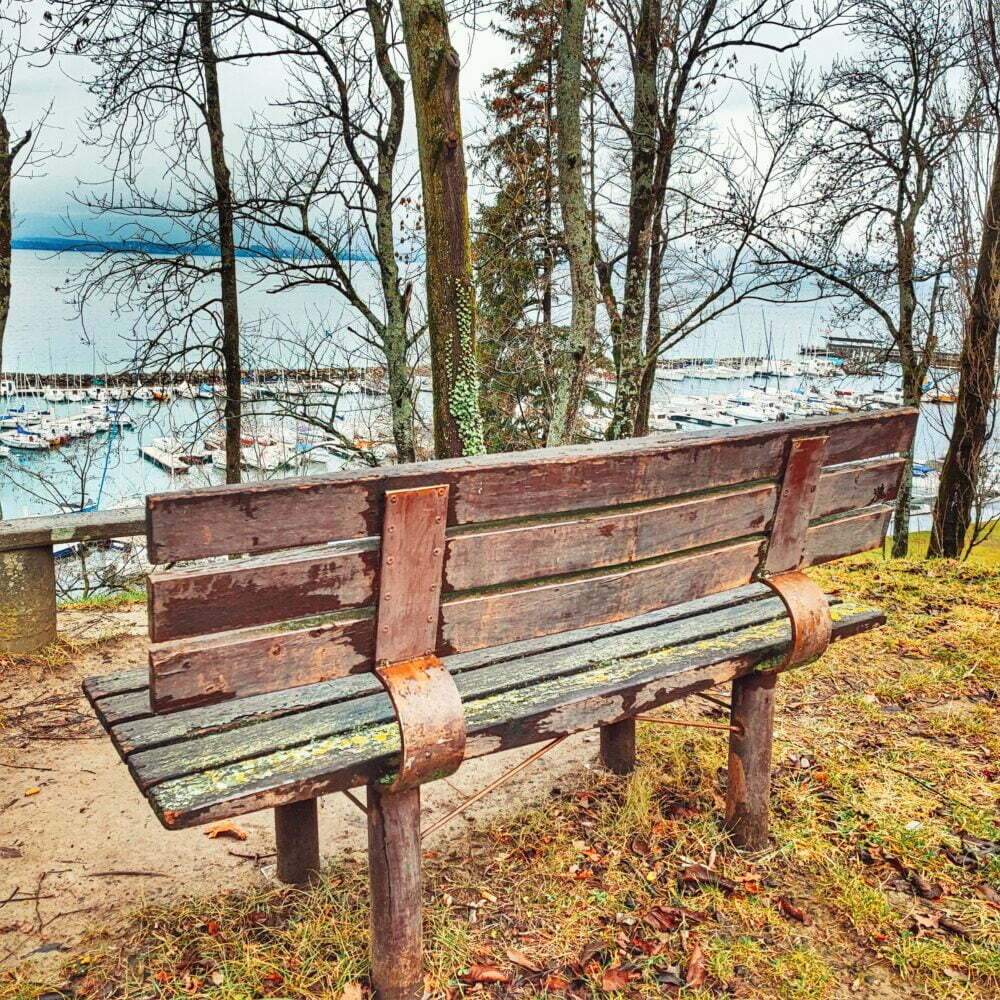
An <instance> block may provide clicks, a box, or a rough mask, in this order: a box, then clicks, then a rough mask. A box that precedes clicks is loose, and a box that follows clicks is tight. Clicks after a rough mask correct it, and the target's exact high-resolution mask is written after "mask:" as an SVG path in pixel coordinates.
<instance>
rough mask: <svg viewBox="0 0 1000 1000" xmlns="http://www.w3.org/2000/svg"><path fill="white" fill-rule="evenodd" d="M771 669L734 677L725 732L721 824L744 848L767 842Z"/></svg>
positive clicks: (774, 676) (757, 848) (759, 847)
mask: <svg viewBox="0 0 1000 1000" xmlns="http://www.w3.org/2000/svg"><path fill="white" fill-rule="evenodd" d="M776 681H777V674H775V673H771V672H768V673H759V674H747V675H746V676H744V677H738V678H737V679H736V680H734V681H733V697H732V715H731V719H732V724H733V725H734V726H736V727H737V728H738V730H739V731H737V732H731V733H730V734H729V786H728V789H727V791H726V827H727V829H728V830H729V831H730V833H731V835H732V838H733V843H735V844H736V846H737V847H742V848H745V849H746V850H748V851H762V850H764V849H765V848H766V847H767V843H768V841H767V803H768V798H769V795H770V790H771V738H772V736H773V733H774V690H775V683H776Z"/></svg>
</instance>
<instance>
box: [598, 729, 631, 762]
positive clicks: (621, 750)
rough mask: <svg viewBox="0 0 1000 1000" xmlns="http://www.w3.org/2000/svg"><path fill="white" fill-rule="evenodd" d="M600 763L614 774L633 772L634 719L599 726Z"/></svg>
mask: <svg viewBox="0 0 1000 1000" xmlns="http://www.w3.org/2000/svg"><path fill="white" fill-rule="evenodd" d="M601 763H602V764H603V765H604V766H605V767H606V768H607V769H608V770H609V771H613V772H614V773H615V774H630V773H631V772H632V771H633V770H635V719H622V720H621V722H613V723H611V725H610V726H601Z"/></svg>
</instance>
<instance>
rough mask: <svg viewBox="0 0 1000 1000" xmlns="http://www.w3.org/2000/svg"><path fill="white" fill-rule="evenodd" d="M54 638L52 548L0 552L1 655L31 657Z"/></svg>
mask: <svg viewBox="0 0 1000 1000" xmlns="http://www.w3.org/2000/svg"><path fill="white" fill-rule="evenodd" d="M55 637H56V567H55V560H54V559H53V558H52V546H51V545H45V546H40V547H38V548H33V549H11V550H10V551H8V552H0V652H3V653H33V652H34V651H35V650H36V649H41V647H42V646H44V645H46V644H47V643H50V642H52V641H53V640H54V639H55Z"/></svg>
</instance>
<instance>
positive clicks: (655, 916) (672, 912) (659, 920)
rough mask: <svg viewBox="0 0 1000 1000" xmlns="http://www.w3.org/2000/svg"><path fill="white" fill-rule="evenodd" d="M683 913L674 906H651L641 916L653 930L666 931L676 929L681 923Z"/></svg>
mask: <svg viewBox="0 0 1000 1000" xmlns="http://www.w3.org/2000/svg"><path fill="white" fill-rule="evenodd" d="M682 917H683V914H682V912H681V911H680V910H678V909H677V907H676V906H660V905H659V904H658V903H657V904H656V905H655V906H651V907H650V908H649V909H648V910H647V911H646V915H645V916H644V917H643V918H642V919H643V922H644V923H646V924H648V925H649V926H650V927H652V928H653V930H657V931H661V932H666V931H672V930H676V929H677V928H678V927H679V926H680V923H681V918H682Z"/></svg>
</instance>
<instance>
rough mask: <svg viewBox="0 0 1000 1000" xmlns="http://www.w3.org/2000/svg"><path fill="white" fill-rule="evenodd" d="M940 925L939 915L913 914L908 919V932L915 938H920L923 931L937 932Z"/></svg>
mask: <svg viewBox="0 0 1000 1000" xmlns="http://www.w3.org/2000/svg"><path fill="white" fill-rule="evenodd" d="M940 923H941V914H939V913H914V914H913V916H912V917H910V930H912V931H914V933H915V934H916V935H917V937H921V936H922V935H923V933H924V932H925V931H934V930H937V928H938V926H939V925H940Z"/></svg>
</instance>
